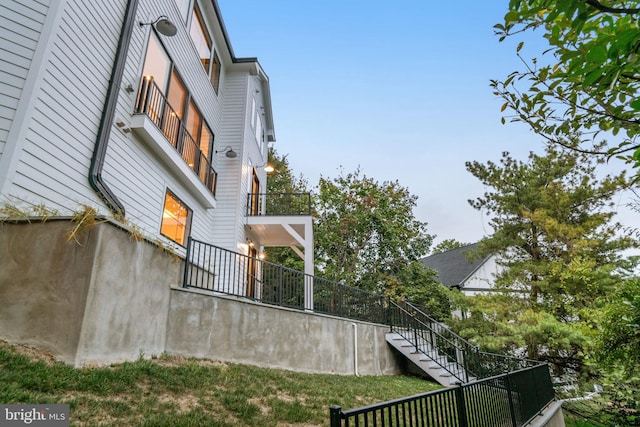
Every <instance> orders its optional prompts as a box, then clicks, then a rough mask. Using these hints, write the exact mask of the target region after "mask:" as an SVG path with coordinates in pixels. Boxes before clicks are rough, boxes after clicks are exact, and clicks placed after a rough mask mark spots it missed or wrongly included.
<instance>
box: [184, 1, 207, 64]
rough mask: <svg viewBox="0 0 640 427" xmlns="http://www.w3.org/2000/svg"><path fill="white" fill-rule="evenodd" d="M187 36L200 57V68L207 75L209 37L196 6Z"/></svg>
mask: <svg viewBox="0 0 640 427" xmlns="http://www.w3.org/2000/svg"><path fill="white" fill-rule="evenodd" d="M189 34H190V35H191V40H193V44H194V45H195V46H196V51H197V52H198V55H199V56H200V62H202V66H203V67H204V70H205V71H206V72H207V74H208V73H209V68H210V67H211V37H209V32H208V31H207V27H206V26H205V24H204V21H203V20H202V14H201V13H200V8H199V7H198V6H197V5H196V6H194V8H193V12H192V16H191V28H190V29H189Z"/></svg>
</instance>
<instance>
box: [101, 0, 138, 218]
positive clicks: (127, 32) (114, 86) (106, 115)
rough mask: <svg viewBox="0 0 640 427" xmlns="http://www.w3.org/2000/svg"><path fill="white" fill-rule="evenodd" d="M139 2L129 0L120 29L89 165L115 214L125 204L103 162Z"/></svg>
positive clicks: (123, 212)
mask: <svg viewBox="0 0 640 427" xmlns="http://www.w3.org/2000/svg"><path fill="white" fill-rule="evenodd" d="M138 2H139V0H129V1H128V2H127V9H126V11H125V15H124V22H123V24H122V29H121V30H120V39H119V40H118V46H117V48H116V57H115V59H114V62H113V68H112V69H111V77H110V78H109V85H108V87H107V95H106V97H105V101H104V106H103V108H102V117H101V118H100V125H99V126H98V136H97V138H96V144H95V147H94V149H93V157H92V158H91V165H90V167H89V184H90V185H91V188H93V189H94V190H95V191H96V192H97V193H98V195H99V196H100V198H101V199H102V200H103V201H104V202H105V204H106V205H107V207H109V209H110V210H111V211H112V212H113V213H114V215H118V216H122V217H124V215H125V211H124V205H123V204H122V202H120V200H118V198H117V197H116V195H115V194H113V191H111V189H110V188H109V186H108V185H107V183H106V182H104V179H103V178H102V168H103V166H104V161H105V156H106V152H107V145H108V144H109V137H110V136H111V124H112V123H113V118H114V116H115V111H116V107H117V104H118V90H119V88H120V85H121V83H122V75H123V74H124V65H125V62H126V60H127V53H128V51H129V44H130V42H131V34H132V32H133V26H134V23H135V17H136V9H137V8H138Z"/></svg>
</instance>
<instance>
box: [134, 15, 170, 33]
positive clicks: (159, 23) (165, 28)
mask: <svg viewBox="0 0 640 427" xmlns="http://www.w3.org/2000/svg"><path fill="white" fill-rule="evenodd" d="M138 24H140V26H141V27H144V26H145V25H151V26H153V27H154V28H155V29H156V30H157V31H158V32H159V33H160V34H162V35H163V36H167V37H172V36H175V35H176V33H177V32H178V28H177V27H176V26H175V25H174V23H173V22H171V21H169V18H167V17H166V16H165V15H162V16H160V17H159V18H158V19H156V20H155V21H153V22H139V23H138Z"/></svg>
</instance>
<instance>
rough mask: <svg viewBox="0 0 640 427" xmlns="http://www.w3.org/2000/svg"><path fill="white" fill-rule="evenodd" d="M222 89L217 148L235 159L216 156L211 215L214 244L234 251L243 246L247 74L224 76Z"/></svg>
mask: <svg viewBox="0 0 640 427" xmlns="http://www.w3.org/2000/svg"><path fill="white" fill-rule="evenodd" d="M225 77H226V78H225V85H224V96H223V99H224V124H223V127H222V132H221V134H220V144H219V147H221V148H222V147H225V146H227V145H230V146H232V147H234V150H235V151H237V152H238V154H239V156H238V158H236V159H227V158H226V157H224V155H223V154H220V155H219V156H218V164H219V165H220V178H219V181H218V201H219V203H218V209H216V211H215V227H214V233H215V236H216V240H215V243H216V244H217V245H219V246H222V247H224V248H226V249H229V250H234V251H236V250H238V242H244V238H243V236H244V234H243V233H244V230H243V228H242V227H243V224H244V221H242V220H241V219H242V217H243V216H244V215H245V211H246V194H247V193H248V191H246V189H247V187H246V186H247V179H246V177H243V176H242V170H241V168H240V167H239V164H240V163H241V162H242V159H241V157H242V153H243V151H242V150H243V149H242V148H241V146H242V144H243V138H244V133H243V126H244V122H245V114H246V109H247V104H246V97H247V78H248V75H247V73H227V74H226V76H225Z"/></svg>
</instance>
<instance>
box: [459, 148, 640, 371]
mask: <svg viewBox="0 0 640 427" xmlns="http://www.w3.org/2000/svg"><path fill="white" fill-rule="evenodd" d="M594 163H595V162H594V161H593V158H592V157H590V156H588V155H587V154H584V153H579V152H575V151H574V152H561V151H558V150H557V149H556V148H554V147H552V146H550V147H548V148H547V149H546V153H545V155H542V156H540V155H536V154H534V153H531V154H530V155H529V159H528V161H527V162H526V163H525V162H521V161H517V160H514V159H513V158H512V157H510V155H509V154H508V153H503V156H502V159H501V160H500V164H495V163H493V162H488V163H487V164H481V163H479V162H475V161H474V162H467V164H466V166H467V170H468V171H469V172H471V173H472V174H473V175H474V176H475V177H476V178H478V179H479V180H480V181H481V182H482V183H483V184H484V185H485V186H486V187H487V188H489V189H490V190H488V191H487V192H486V193H485V194H484V195H483V196H482V197H479V198H477V199H476V200H470V201H469V203H470V204H471V205H472V206H473V207H474V208H476V209H478V210H483V211H484V212H487V213H489V215H490V216H491V226H492V227H493V229H494V234H493V235H492V236H491V237H489V238H486V239H484V240H483V241H481V242H480V244H479V255H480V256H486V255H488V254H495V255H497V256H498V258H499V260H500V263H501V264H502V265H503V266H504V267H505V268H504V270H503V273H502V274H500V275H499V276H498V277H497V278H496V289H497V290H498V291H499V292H498V294H496V295H485V296H478V297H475V298H474V299H473V300H472V303H471V304H472V308H471V311H472V313H473V315H472V316H471V319H468V320H466V321H462V322H461V325H460V327H461V328H462V330H463V332H464V333H465V334H467V335H471V336H473V339H475V340H476V341H477V342H479V343H481V344H483V345H486V346H487V347H490V348H491V349H492V350H500V349H502V350H504V349H505V348H506V349H509V350H511V351H512V352H517V351H518V350H519V349H520V350H522V349H525V350H526V356H527V357H529V358H533V359H540V360H546V361H550V362H553V363H554V364H555V365H556V366H557V367H559V368H561V369H570V370H572V371H581V370H582V369H583V368H584V359H585V357H587V354H588V353H589V352H590V351H591V349H592V346H593V342H594V338H595V335H594V334H595V331H596V329H595V328H596V327H597V324H598V319H599V310H600V309H601V308H602V305H603V304H604V299H605V298H606V296H607V295H609V294H610V293H611V292H614V291H615V290H616V288H617V287H619V286H620V283H621V282H622V280H623V279H622V273H623V271H622V268H621V267H624V262H623V259H622V257H621V254H620V253H621V251H622V250H624V249H627V248H629V247H631V246H633V245H634V244H635V243H634V241H633V240H632V239H630V238H627V237H621V236H620V235H619V233H620V231H621V225H620V224H617V223H613V222H612V217H613V215H614V213H615V212H614V210H613V208H614V205H613V203H612V198H613V196H614V195H615V194H616V193H617V192H618V191H620V189H622V188H624V187H625V185H626V181H625V177H624V174H621V175H617V176H606V177H604V178H602V179H599V178H598V177H597V176H596V173H595V169H596V166H595V164H594ZM474 328H475V329H474ZM474 330H477V331H478V333H475V332H473V331H474Z"/></svg>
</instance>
